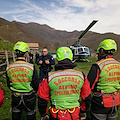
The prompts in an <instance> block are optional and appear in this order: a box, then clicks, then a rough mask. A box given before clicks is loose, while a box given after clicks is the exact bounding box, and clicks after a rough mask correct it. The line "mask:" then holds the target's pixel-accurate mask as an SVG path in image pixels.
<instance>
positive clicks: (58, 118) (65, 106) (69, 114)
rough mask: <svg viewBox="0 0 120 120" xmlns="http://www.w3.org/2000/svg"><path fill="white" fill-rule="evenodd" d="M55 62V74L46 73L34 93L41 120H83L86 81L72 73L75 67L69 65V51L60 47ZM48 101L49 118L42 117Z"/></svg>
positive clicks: (70, 59)
mask: <svg viewBox="0 0 120 120" xmlns="http://www.w3.org/2000/svg"><path fill="white" fill-rule="evenodd" d="M56 58H57V61H58V64H57V65H55V70H56V72H50V73H49V76H48V79H43V81H42V82H41V84H40V85H39V89H38V108H39V112H40V115H41V120H46V119H49V120H80V119H81V118H82V119H81V120H83V119H85V117H86V114H85V110H86V108H88V107H89V103H90V93H91V91H90V85H89V81H88V80H87V78H86V77H85V75H84V74H83V73H82V72H80V71H76V70H73V68H74V67H75V66H76V64H75V63H72V51H71V50H70V49H69V48H68V47H60V48H59V49H58V50H57V52H56ZM80 96H81V98H82V101H81V104H80V103H79V97H80ZM49 100H50V102H51V107H50V118H49V116H48V115H47V114H46V108H47V103H48V101H49Z"/></svg>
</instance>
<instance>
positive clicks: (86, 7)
mask: <svg viewBox="0 0 120 120" xmlns="http://www.w3.org/2000/svg"><path fill="white" fill-rule="evenodd" d="M0 17H2V18H4V19H6V20H8V21H18V22H24V23H29V22H36V23H39V24H47V25H49V26H50V27H52V28H55V29H57V30H66V31H69V32H71V31H74V30H78V31H81V30H84V29H85V28H86V27H87V26H88V25H89V24H90V23H91V22H92V21H93V20H99V21H98V22H97V23H96V24H95V25H94V26H93V27H92V28H91V29H90V31H94V32H98V33H106V32H113V33H116V34H120V0H0Z"/></svg>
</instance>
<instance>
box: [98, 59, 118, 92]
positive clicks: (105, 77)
mask: <svg viewBox="0 0 120 120" xmlns="http://www.w3.org/2000/svg"><path fill="white" fill-rule="evenodd" d="M96 64H98V66H99V68H100V71H101V72H100V75H99V81H98V83H97V90H98V91H101V92H102V93H112V92H115V91H118V90H119V89H120V63H119V62H118V61H117V60H115V59H113V58H107V59H102V60H100V61H98V62H96Z"/></svg>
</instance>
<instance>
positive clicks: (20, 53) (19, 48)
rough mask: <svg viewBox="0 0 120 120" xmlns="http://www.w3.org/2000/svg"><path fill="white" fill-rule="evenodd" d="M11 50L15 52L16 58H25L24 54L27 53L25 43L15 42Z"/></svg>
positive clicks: (27, 48)
mask: <svg viewBox="0 0 120 120" xmlns="http://www.w3.org/2000/svg"><path fill="white" fill-rule="evenodd" d="M13 50H14V51H15V52H16V55H17V57H26V55H27V54H26V53H27V52H29V51H30V50H29V47H28V45H27V44H26V43H25V42H17V43H16V44H15V45H14V47H13Z"/></svg>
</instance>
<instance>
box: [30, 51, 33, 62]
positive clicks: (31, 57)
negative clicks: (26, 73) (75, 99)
mask: <svg viewBox="0 0 120 120" xmlns="http://www.w3.org/2000/svg"><path fill="white" fill-rule="evenodd" d="M29 60H30V63H32V64H33V54H32V52H31V51H30V53H29Z"/></svg>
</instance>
